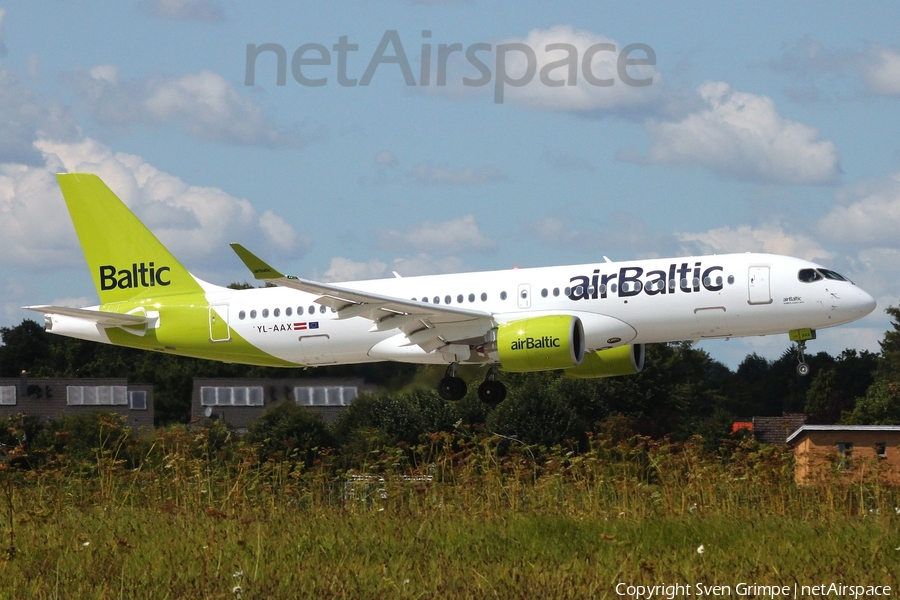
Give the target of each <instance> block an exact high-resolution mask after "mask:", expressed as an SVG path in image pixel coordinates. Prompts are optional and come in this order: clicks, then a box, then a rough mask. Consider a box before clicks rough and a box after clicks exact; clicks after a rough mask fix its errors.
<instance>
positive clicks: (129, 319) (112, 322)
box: [22, 305, 152, 327]
mask: <svg viewBox="0 0 900 600" xmlns="http://www.w3.org/2000/svg"><path fill="white" fill-rule="evenodd" d="M22 308H26V309H28V310H33V311H37V312H39V313H44V314H45V315H63V316H66V317H75V318H76V319H85V320H88V321H92V322H94V323H97V324H98V325H102V326H104V327H127V326H129V325H132V326H134V325H143V324H145V323H148V322H149V321H150V320H152V319H151V317H147V316H141V315H124V314H120V313H111V312H105V311H100V310H91V309H89V308H68V307H65V306H50V305H40V306H23V307H22Z"/></svg>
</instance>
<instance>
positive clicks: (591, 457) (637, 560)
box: [0, 430, 900, 599]
mask: <svg viewBox="0 0 900 600" xmlns="http://www.w3.org/2000/svg"><path fill="white" fill-rule="evenodd" d="M213 442H214V440H212V438H211V437H209V436H208V435H207V434H206V433H204V432H199V433H196V432H194V433H191V432H186V431H183V430H172V431H168V432H160V433H157V434H156V435H155V437H153V438H151V439H147V440H141V441H137V440H126V441H125V442H122V443H121V444H115V445H113V447H108V448H98V449H97V450H96V452H95V456H94V457H93V458H92V459H81V460H75V459H72V458H67V457H65V456H54V457H50V460H49V461H48V462H46V463H45V464H43V465H42V466H40V467H39V468H34V469H31V470H20V469H15V468H10V467H9V465H8V464H4V465H3V470H2V472H0V484H2V486H3V490H2V494H0V509H2V510H0V512H2V515H3V522H4V523H5V526H4V528H3V529H4V537H3V540H2V542H3V543H2V547H3V548H7V550H6V552H5V555H4V556H3V558H4V560H0V598H229V599H232V598H244V599H248V598H485V597H487V598H529V599H532V598H538V599H550V598H619V597H628V596H620V595H618V594H617V584H620V583H621V584H625V585H648V586H653V585H659V584H669V585H671V584H684V585H688V586H690V587H689V591H690V592H691V594H690V596H687V595H685V594H679V595H677V596H676V597H699V596H700V594H699V592H703V591H704V590H706V591H707V592H710V591H711V590H709V589H706V588H700V587H698V584H705V585H706V586H713V585H722V586H731V595H730V597H769V596H767V595H759V594H757V595H755V596H754V595H746V594H745V595H743V596H739V595H738V593H737V590H736V586H737V585H738V584H739V583H741V582H745V583H755V584H762V585H790V586H793V585H795V584H797V585H818V584H823V583H824V584H830V583H839V584H840V583H843V584H848V585H849V584H853V585H881V586H886V585H890V586H892V595H894V596H896V595H897V593H898V587H900V581H898V579H900V577H898V573H900V491H898V490H895V489H886V488H881V487H879V486H878V485H877V484H874V483H866V482H864V481H857V482H849V483H845V484H841V485H820V486H813V487H806V488H801V487H797V486H796V485H795V484H794V482H793V476H792V465H791V460H790V455H789V453H788V452H787V451H785V450H780V449H776V448H772V447H760V446H756V445H755V444H752V443H749V442H745V443H737V442H736V443H735V446H734V447H733V448H731V449H729V450H728V452H724V453H723V452H719V453H713V454H710V453H707V452H705V451H704V450H703V449H702V444H700V443H699V442H691V443H687V444H669V443H666V442H652V441H649V440H644V439H633V440H629V441H627V442H622V443H619V444H612V443H601V442H598V441H594V442H593V443H592V444H591V447H590V449H589V450H588V451H587V452H583V453H581V454H578V455H575V454H572V453H570V452H567V451H566V450H564V449H559V448H557V449H553V450H547V449H536V448H528V447H524V446H514V447H512V448H509V449H505V443H506V441H505V440H503V439H500V438H491V437H476V436H472V437H465V436H451V435H446V434H440V435H434V436H432V437H431V438H430V440H429V442H428V443H426V444H423V445H422V446H420V447H418V448H409V449H406V448H398V449H395V450H391V451H387V452H386V451H383V450H382V451H378V452H371V453H369V454H368V455H365V454H363V455H359V456H356V457H354V458H353V461H352V462H353V465H352V467H353V468H352V469H351V468H347V466H346V462H347V459H346V457H344V458H342V459H340V460H339V458H338V457H335V456H330V455H322V456H320V458H319V460H317V461H316V462H315V464H313V465H312V466H311V467H310V468H305V467H304V466H303V463H302V462H297V461H292V460H270V461H268V462H266V463H262V464H260V463H259V461H258V460H257V458H256V456H257V455H256V451H255V448H253V447H250V446H247V445H245V444H243V443H241V442H232V441H227V443H220V442H216V443H213ZM624 589H625V588H622V587H621V586H620V590H624ZM718 591H719V592H724V591H725V590H718ZM707 595H714V594H707ZM723 595H724V594H722V593H720V594H719V596H723ZM631 597H633V596H631ZM662 597H665V596H662ZM779 597H785V596H779ZM829 597H850V596H846V595H845V596H834V595H832V596H829Z"/></svg>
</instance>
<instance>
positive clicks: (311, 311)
mask: <svg viewBox="0 0 900 600" xmlns="http://www.w3.org/2000/svg"><path fill="white" fill-rule="evenodd" d="M309 314H311V315H314V314H316V307H315V306H310V307H309Z"/></svg>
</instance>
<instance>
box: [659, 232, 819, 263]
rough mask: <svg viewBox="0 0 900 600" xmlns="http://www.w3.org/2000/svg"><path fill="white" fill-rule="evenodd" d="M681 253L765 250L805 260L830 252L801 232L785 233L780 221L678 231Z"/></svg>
mask: <svg viewBox="0 0 900 600" xmlns="http://www.w3.org/2000/svg"><path fill="white" fill-rule="evenodd" d="M675 236H676V238H677V239H678V240H679V241H680V242H682V244H683V248H682V249H681V253H683V254H725V253H732V252H768V253H771V254H783V255H786V256H795V257H797V258H803V259H806V260H813V261H815V260H820V261H821V260H827V259H829V258H832V257H833V256H834V254H833V253H831V252H829V251H828V250H825V249H824V248H822V247H821V246H820V245H819V244H818V242H816V241H815V240H813V239H812V238H810V237H809V236H806V235H804V234H802V233H788V232H786V231H784V229H783V228H782V227H781V226H779V225H773V224H770V225H763V226H760V227H751V226H750V225H739V226H738V227H718V228H716V229H710V230H708V231H703V232H696V233H687V232H683V233H677V234H675Z"/></svg>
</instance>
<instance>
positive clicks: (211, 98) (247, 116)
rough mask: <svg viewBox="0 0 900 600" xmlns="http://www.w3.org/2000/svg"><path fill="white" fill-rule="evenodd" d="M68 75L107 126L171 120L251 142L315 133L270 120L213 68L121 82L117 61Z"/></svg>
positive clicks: (226, 139)
mask: <svg viewBox="0 0 900 600" xmlns="http://www.w3.org/2000/svg"><path fill="white" fill-rule="evenodd" d="M65 79H66V81H67V83H68V84H69V87H70V88H71V89H72V91H73V93H74V94H75V97H76V99H77V102H78V105H79V106H81V107H83V108H84V109H86V110H88V111H89V112H90V113H91V116H92V117H93V118H94V119H95V120H96V121H97V122H99V123H102V124H104V125H112V126H124V127H127V126H131V125H157V124H162V123H169V122H172V123H175V124H177V125H178V126H179V127H181V128H182V129H183V130H184V131H186V132H187V133H188V134H190V135H192V136H194V137H196V138H199V139H201V140H206V141H211V142H219V143H224V144H238V145H247V146H274V147H278V146H302V145H304V144H306V143H308V142H309V141H311V140H312V139H314V138H315V137H316V136H317V134H316V133H315V132H303V131H300V130H298V129H296V128H294V129H291V128H285V127H279V126H275V125H273V124H271V123H269V122H268V120H267V119H266V118H265V117H264V116H263V112H262V109H261V108H260V107H259V105H257V104H256V103H254V102H253V101H252V100H250V99H249V98H245V97H244V96H241V95H240V94H238V93H237V91H236V90H235V88H234V86H233V85H232V84H231V83H230V82H228V81H227V80H226V79H225V78H223V77H222V76H221V75H218V74H216V73H213V72H212V71H200V72H198V73H190V74H187V75H182V76H180V77H169V76H155V77H150V78H147V79H144V80H132V81H123V80H121V78H120V77H119V72H118V69H117V68H116V67H115V66H111V65H99V66H96V67H94V68H92V69H91V70H90V71H88V72H85V71H74V72H71V73H68V74H67V76H66V78H65Z"/></svg>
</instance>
